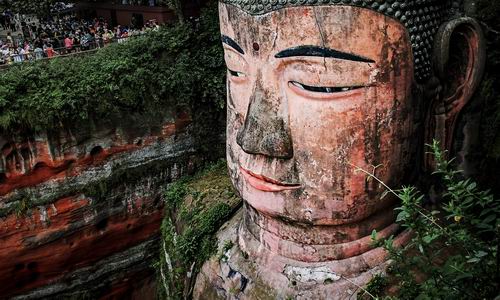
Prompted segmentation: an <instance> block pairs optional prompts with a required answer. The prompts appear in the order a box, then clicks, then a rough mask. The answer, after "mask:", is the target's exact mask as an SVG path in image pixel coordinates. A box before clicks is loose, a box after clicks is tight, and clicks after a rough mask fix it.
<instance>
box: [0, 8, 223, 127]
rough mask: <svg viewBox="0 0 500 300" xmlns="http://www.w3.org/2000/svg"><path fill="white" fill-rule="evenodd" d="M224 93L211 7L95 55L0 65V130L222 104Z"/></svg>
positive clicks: (217, 106) (72, 124)
mask: <svg viewBox="0 0 500 300" xmlns="http://www.w3.org/2000/svg"><path fill="white" fill-rule="evenodd" d="M200 49H202V50H203V51H199V50H200ZM225 94H226V92H225V67H224V62H223V54H222V47H221V44H220V42H219V29H218V25H217V14H216V8H215V7H212V8H210V9H207V10H206V11H204V12H203V14H202V16H201V17H200V19H199V20H198V21H197V22H196V23H194V24H176V25H172V26H169V27H163V28H162V29H161V30H159V31H158V32H151V33H150V34H148V35H146V36H142V37H137V38H134V39H130V40H129V41H128V42H126V43H121V44H112V45H110V46H108V47H106V48H104V49H101V50H99V51H97V52H96V53H95V54H92V55H84V56H79V57H71V58H55V59H50V60H45V61H40V62H36V63H26V64H22V65H15V66H13V67H11V68H9V69H7V70H4V71H2V72H0V131H7V132H17V131H22V130H28V129H29V130H35V131H38V130H45V129H53V128H59V127H60V126H61V125H66V126H67V127H68V126H69V127H71V126H74V125H75V124H85V123H89V122H90V121H92V120H106V119H109V118H110V117H111V116H113V115H123V114H131V113H144V112H157V111H159V110H164V109H171V110H173V111H175V110H176V109H183V110H188V111H189V110H190V109H193V110H196V107H198V106H200V105H205V106H207V105H209V106H213V107H215V108H214V109H218V110H219V111H220V110H222V109H221V108H223V107H224V102H225ZM70 125H71V126H70Z"/></svg>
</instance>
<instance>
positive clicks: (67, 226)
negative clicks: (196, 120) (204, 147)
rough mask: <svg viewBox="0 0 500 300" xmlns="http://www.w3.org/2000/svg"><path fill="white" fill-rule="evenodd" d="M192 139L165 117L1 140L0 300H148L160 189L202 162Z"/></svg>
mask: <svg viewBox="0 0 500 300" xmlns="http://www.w3.org/2000/svg"><path fill="white" fill-rule="evenodd" d="M82 127H85V128H82ZM192 131H193V124H192V122H191V119H190V117H189V116H188V115H187V114H180V115H179V114H175V113H172V112H170V113H164V115H162V116H160V117H158V116H157V117H156V118H155V119H153V120H151V119H148V120H140V118H138V117H137V116H136V117H134V116H119V117H118V118H115V119H114V120H111V121H107V122H103V124H91V126H89V125H85V126H80V125H79V124H75V125H73V126H62V127H61V129H60V130H53V131H50V132H37V133H29V132H28V133H27V132H24V133H22V134H21V133H20V134H3V135H1V136H0V149H1V152H0V218H1V219H0V283H1V284H0V298H2V299H3V298H14V299H34V298H36V299H38V298H54V297H87V298H88V297H90V298H99V297H101V298H102V297H118V298H120V299H121V298H141V299H146V298H154V295H155V292H156V291H155V283H154V278H153V276H152V275H153V274H154V270H153V269H152V268H151V265H152V263H153V262H154V259H156V257H157V255H156V250H157V244H158V243H157V238H158V237H159V227H160V224H161V220H162V211H163V210H162V207H163V205H162V197H161V196H162V188H163V187H164V186H165V185H166V184H167V183H169V182H171V181H172V180H175V179H176V178H179V177H180V176H181V175H184V174H185V173H188V172H191V171H193V170H194V169H195V168H196V167H197V166H198V165H199V164H200V163H201V161H202V160H203V158H202V157H201V156H200V155H199V153H197V151H196V149H197V147H196V141H195V139H194V138H193V133H192Z"/></svg>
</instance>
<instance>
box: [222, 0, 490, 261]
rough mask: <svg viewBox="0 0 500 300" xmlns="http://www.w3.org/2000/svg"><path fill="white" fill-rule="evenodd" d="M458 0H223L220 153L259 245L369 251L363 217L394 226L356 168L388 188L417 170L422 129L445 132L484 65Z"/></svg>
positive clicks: (306, 256) (380, 226) (391, 230)
mask: <svg viewBox="0 0 500 300" xmlns="http://www.w3.org/2000/svg"><path fill="white" fill-rule="evenodd" d="M460 6H461V5H460V3H458V2H452V1H446V0H407V1H405V0H399V1H398V0H300V1H298V0H223V2H221V3H220V6H219V12H220V22H221V33H222V42H223V46H224V53H225V61H226V64H227V68H228V74H227V76H228V80H227V87H228V100H227V107H228V121H227V122H228V126H227V159H228V166H229V170H230V176H231V178H232V181H233V184H234V185H235V187H236V189H237V190H238V192H239V193H240V195H241V197H242V198H243V199H244V201H245V203H246V214H245V224H246V228H247V230H249V231H250V232H252V233H253V235H254V236H255V237H256V238H257V239H259V240H260V242H261V243H262V244H264V245H265V246H266V247H267V248H268V249H270V250H272V251H275V252H277V253H279V254H281V255H283V256H286V257H289V258H292V259H296V260H299V261H326V260H332V259H333V260H334V259H342V258H346V257H352V256H355V255H359V254H361V253H363V252H365V251H367V249H369V248H370V245H369V244H370V241H369V239H368V238H367V237H368V236H369V235H370V233H371V232H372V230H373V229H376V230H378V231H379V232H381V233H382V234H383V235H386V236H388V235H391V234H396V233H397V231H398V228H397V226H394V225H393V222H394V215H393V210H392V208H393V207H394V205H395V204H396V203H395V201H396V200H395V199H394V198H391V197H389V196H387V197H384V194H385V188H384V187H383V186H382V185H380V184H379V183H378V182H377V181H376V180H370V178H368V177H367V175H366V174H365V173H363V172H356V170H357V169H360V168H361V169H364V170H367V171H369V172H372V173H373V174H374V175H375V176H376V177H377V178H378V179H380V180H381V181H383V182H385V183H386V184H387V185H389V186H391V187H395V188H397V187H399V186H401V185H402V184H408V183H412V182H414V181H415V180H416V178H417V177H418V175H419V172H420V170H422V168H423V166H424V164H425V162H424V159H423V153H424V144H425V143H426V142H430V141H431V140H432V139H433V138H437V139H438V140H440V141H441V142H442V143H443V145H450V140H451V139H452V136H453V128H454V126H455V120H456V116H457V115H458V113H459V112H460V110H461V109H462V107H463V106H464V105H465V103H467V101H468V100H469V99H470V97H471V95H472V93H473V92H474V90H475V88H476V86H477V83H478V81H479V79H480V76H481V73H482V69H483V65H484V53H483V49H484V46H483V42H482V38H481V31H480V28H479V26H478V25H477V23H476V22H475V21H474V20H472V19H470V18H466V17H463V16H461V15H460ZM304 245H307V246H308V247H304ZM335 245H336V246H335ZM339 245H340V246H339Z"/></svg>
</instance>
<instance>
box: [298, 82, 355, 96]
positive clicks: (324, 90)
mask: <svg viewBox="0 0 500 300" xmlns="http://www.w3.org/2000/svg"><path fill="white" fill-rule="evenodd" d="M290 84H292V85H294V86H296V87H298V88H299V89H302V90H305V91H309V92H313V93H326V94H332V93H341V92H347V91H352V90H356V89H360V88H363V86H345V87H326V86H310V85H305V84H303V83H299V82H297V81H290Z"/></svg>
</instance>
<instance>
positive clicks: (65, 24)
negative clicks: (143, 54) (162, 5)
mask: <svg viewBox="0 0 500 300" xmlns="http://www.w3.org/2000/svg"><path fill="white" fill-rule="evenodd" d="M3 15H4V16H5V15H7V17H4V18H2V21H5V20H8V22H7V21H5V22H4V23H2V26H3V29H4V30H6V31H9V32H7V35H6V37H5V38H0V65H5V64H13V63H18V62H23V61H26V60H39V59H44V58H52V57H54V56H58V55H65V54H69V53H74V52H81V51H86V50H92V49H97V48H101V47H105V46H106V45H108V44H110V43H112V42H115V41H117V42H124V41H126V40H127V39H128V38H129V37H131V36H136V35H141V34H144V33H146V32H148V31H150V30H157V29H158V28H159V25H158V24H157V23H156V22H155V21H148V22H146V24H145V25H144V26H142V27H139V26H134V25H133V24H131V25H129V26H123V25H118V26H114V27H112V26H110V24H109V23H108V22H107V21H106V20H104V19H102V18H94V19H90V20H85V19H80V18H78V17H76V16H74V15H66V16H63V17H54V18H52V19H50V20H44V21H33V20H29V19H28V20H27V21H23V22H19V25H16V22H14V21H13V20H14V16H11V15H9V14H8V13H7V14H5V12H4V14H3ZM12 24H14V25H12ZM16 30H19V31H20V32H19V33H17V34H12V32H15V31H16Z"/></svg>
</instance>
